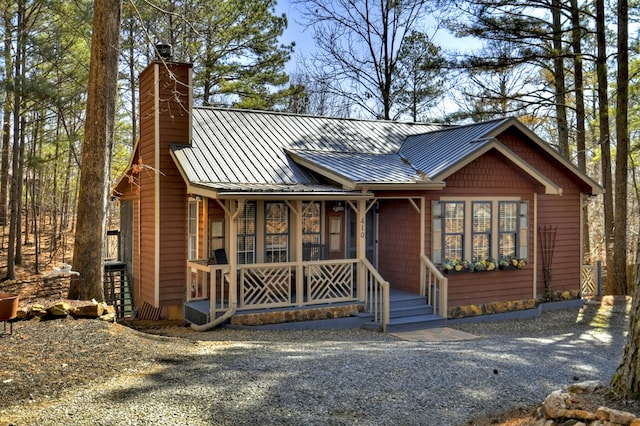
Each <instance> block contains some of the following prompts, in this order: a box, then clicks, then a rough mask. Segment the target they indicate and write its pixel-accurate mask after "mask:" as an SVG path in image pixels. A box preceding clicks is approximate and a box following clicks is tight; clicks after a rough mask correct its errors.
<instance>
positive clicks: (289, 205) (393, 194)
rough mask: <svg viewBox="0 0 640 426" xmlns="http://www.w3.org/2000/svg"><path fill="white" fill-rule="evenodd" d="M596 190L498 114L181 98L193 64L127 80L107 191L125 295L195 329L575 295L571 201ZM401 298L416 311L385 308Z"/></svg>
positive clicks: (575, 217)
mask: <svg viewBox="0 0 640 426" xmlns="http://www.w3.org/2000/svg"><path fill="white" fill-rule="evenodd" d="M601 191H602V190H601V188H600V186H599V185H598V184H597V183H595V182H594V181H592V180H591V179H590V178H588V177H587V176H585V175H584V174H582V173H580V172H579V171H578V170H577V169H576V168H575V167H574V166H573V165H572V164H570V163H569V162H567V161H565V160H564V159H563V158H562V157H561V156H560V155H559V154H558V153H557V152H556V151H555V150H554V149H552V148H551V147H550V146H549V145H548V144H547V143H545V142H544V141H542V140H541V139H540V138H538V137H537V136H536V135H535V134H533V133H532V132H531V131H530V130H529V129H528V128H527V127H526V126H525V125H523V124H522V123H521V122H520V121H518V120H516V119H513V118H507V119H498V120H492V121H488V122H483V123H478V124H471V125H466V126H443V125H427V124H416V123H399V122H387V121H370V120H354V119H335V118H326V117H310V116H301V115H292V114H285V113H275V112H264V111H244V110H232V109H219V108H205V107H194V106H193V102H192V93H191V65H190V64H183V63H173V62H165V61H161V60H158V61H155V62H153V63H151V64H150V65H149V66H148V67H147V68H146V69H145V70H144V71H143V73H142V74H141V76H140V137H139V141H138V144H137V146H136V147H135V152H134V153H133V157H132V161H131V168H130V169H129V171H128V173H127V176H126V177H125V178H123V179H122V180H121V181H120V182H119V184H118V186H117V187H116V190H115V193H116V194H117V196H118V197H119V199H120V205H121V210H122V213H123V214H122V218H123V223H122V228H123V235H126V238H127V239H128V242H127V243H126V244H125V246H126V247H130V249H129V252H130V253H128V255H127V256H126V258H127V259H130V260H129V267H130V272H131V275H132V277H133V289H134V290H133V295H134V299H135V302H136V305H138V306H141V305H142V304H146V305H148V306H152V307H155V308H157V309H160V310H161V312H162V315H163V316H165V317H169V318H184V319H185V320H186V321H187V322H190V323H193V324H196V325H205V324H208V325H215V324H216V323H218V322H220V321H222V320H226V319H228V318H230V317H238V316H239V315H241V314H243V313H247V312H252V313H253V314H255V313H260V312H285V314H283V318H284V319H291V318H295V312H296V311H298V312H299V311H302V310H307V311H306V312H309V311H311V310H313V309H315V310H316V311H321V310H322V309H323V308H327V309H329V310H331V308H332V307H338V306H348V307H349V308H348V309H353V307H354V306H357V307H359V308H358V309H360V310H362V307H364V310H366V311H367V312H369V314H370V315H371V318H370V319H371V320H372V321H374V322H375V323H376V324H378V325H379V326H380V327H381V328H383V329H387V327H390V326H391V325H393V324H394V323H403V322H404V323H410V322H411V321H412V320H411V319H406V320H403V319H401V318H396V319H394V318H393V317H394V316H397V317H414V318H413V321H414V323H416V322H419V321H424V320H426V319H440V320H443V319H445V320H446V318H447V317H448V316H450V314H451V313H452V312H454V310H455V309H456V308H457V307H464V306H469V305H475V306H478V305H482V304H490V303H493V302H509V301H518V300H536V299H540V298H541V297H542V296H543V295H544V293H545V292H548V291H554V292H562V291H572V292H573V294H575V295H577V293H578V290H579V285H580V284H579V283H580V270H581V259H582V253H581V250H582V246H583V245H582V244H581V232H580V230H581V222H582V205H583V202H584V199H585V196H590V195H594V194H599V193H601ZM551 237H552V238H551ZM549 241H552V243H553V247H549V246H548V244H549ZM550 248H551V249H554V251H553V253H554V254H553V257H552V258H551V259H546V263H548V262H549V261H552V262H553V274H552V277H551V276H550V275H549V274H546V273H545V272H548V271H549V267H550V265H548V264H545V262H543V260H545V254H548V253H549V249H550ZM547 257H548V256H547ZM407 294H411V295H414V296H415V297H416V298H418V299H417V300H419V302H418V304H419V305H422V307H423V308H426V309H428V310H429V311H428V312H426V311H421V312H415V311H412V310H411V309H409V308H405V309H404V310H405V311H407V312H409V311H411V312H410V313H405V314H397V315H394V314H393V306H391V305H390V304H391V303H393V299H394V296H397V295H404V296H406V295H407ZM414 304H415V303H414ZM390 306H391V307H390ZM398 310H399V311H401V310H402V308H400V307H398ZM292 312H293V313H292ZM332 312H333V311H332ZM332 315H335V313H331V314H330V315H329V316H332ZM361 315H364V314H361ZM311 317H313V316H311ZM220 318H222V319H220ZM416 318H417V319H416ZM205 327H208V326H205ZM203 328H204V327H203Z"/></svg>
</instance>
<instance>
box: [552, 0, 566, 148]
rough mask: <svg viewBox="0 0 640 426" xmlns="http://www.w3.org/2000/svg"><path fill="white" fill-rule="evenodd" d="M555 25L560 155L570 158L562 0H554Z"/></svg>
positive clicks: (553, 24)
mask: <svg viewBox="0 0 640 426" xmlns="http://www.w3.org/2000/svg"><path fill="white" fill-rule="evenodd" d="M551 4H552V6H551V16H552V21H553V22H552V27H553V87H554V92H555V105H556V123H557V126H558V148H559V151H560V155H562V156H563V157H564V158H566V159H567V160H568V159H569V127H568V124H567V100H566V97H567V96H566V92H567V87H566V83H565V76H564V47H563V45H562V16H561V12H560V7H561V4H560V0H552V2H551Z"/></svg>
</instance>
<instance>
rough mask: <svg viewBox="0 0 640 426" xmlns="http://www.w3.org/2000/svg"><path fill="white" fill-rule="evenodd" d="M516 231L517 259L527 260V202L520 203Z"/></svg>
mask: <svg viewBox="0 0 640 426" xmlns="http://www.w3.org/2000/svg"><path fill="white" fill-rule="evenodd" d="M519 224H520V226H519V229H518V257H519V258H521V259H528V258H529V202H528V201H520V221H519Z"/></svg>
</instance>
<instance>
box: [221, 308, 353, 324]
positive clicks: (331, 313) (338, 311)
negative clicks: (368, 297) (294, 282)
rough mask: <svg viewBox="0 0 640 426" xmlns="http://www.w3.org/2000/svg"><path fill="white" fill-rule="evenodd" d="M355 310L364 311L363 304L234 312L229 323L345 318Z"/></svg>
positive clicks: (270, 322)
mask: <svg viewBox="0 0 640 426" xmlns="http://www.w3.org/2000/svg"><path fill="white" fill-rule="evenodd" d="M355 312H364V305H363V304H351V305H341V306H323V307H319V308H305V309H296V310H287V311H266V312H256V313H247V314H243V313H236V314H235V315H234V316H233V317H231V325H243V326H251V325H265V324H280V323H284V322H294V321H313V320H325V319H335V318H345V317H349V316H351V314H353V313H355Z"/></svg>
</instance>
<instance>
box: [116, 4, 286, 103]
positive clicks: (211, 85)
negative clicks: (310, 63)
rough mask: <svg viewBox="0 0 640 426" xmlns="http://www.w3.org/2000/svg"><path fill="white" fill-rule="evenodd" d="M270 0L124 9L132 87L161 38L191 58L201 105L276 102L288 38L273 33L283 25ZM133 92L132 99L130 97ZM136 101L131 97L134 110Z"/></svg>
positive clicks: (179, 55)
mask: <svg viewBox="0 0 640 426" xmlns="http://www.w3.org/2000/svg"><path fill="white" fill-rule="evenodd" d="M275 4H276V2H275V0H250V1H248V0H220V1H215V2H213V1H208V0H162V1H156V2H152V3H151V2H149V3H147V2H144V3H140V4H138V3H136V5H135V6H136V7H134V6H133V5H131V4H130V5H127V7H126V8H125V12H126V16H125V19H124V21H125V31H126V34H127V37H126V39H125V40H124V44H125V46H126V50H125V51H124V52H123V53H124V55H125V56H126V58H127V68H128V70H127V75H128V80H129V82H128V86H129V88H133V87H135V84H136V81H135V79H136V77H137V75H138V74H139V73H140V71H141V69H142V68H144V67H145V66H146V65H147V64H148V62H149V61H150V60H151V59H152V57H153V56H154V55H155V52H153V46H154V45H155V44H156V43H158V42H165V43H169V44H171V45H172V46H173V53H174V60H176V61H184V62H191V63H193V64H194V67H193V71H194V75H193V81H194V87H193V92H194V98H195V100H196V102H200V103H201V104H202V105H205V106H206V105H220V106H233V107H240V108H251V109H275V108H276V106H277V105H280V104H281V103H282V102H283V99H284V98H286V97H287V96H288V88H287V87H285V85H286V83H287V82H288V76H287V74H286V73H285V72H284V66H285V64H286V62H287V61H288V60H289V58H290V54H291V51H292V49H293V45H282V44H279V43H278V39H279V38H280V37H281V36H282V33H283V31H284V29H285V28H286V26H287V19H286V17H285V16H284V15H282V16H277V15H276V14H275ZM130 91H131V95H130V97H131V99H132V102H133V100H134V99H135V93H134V91H132V90H131V89H130ZM135 107H136V105H135V104H133V103H132V106H131V109H132V110H135Z"/></svg>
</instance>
